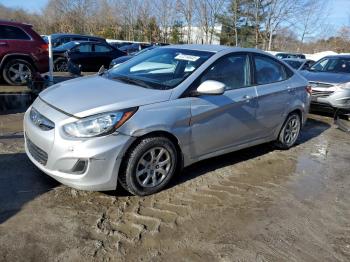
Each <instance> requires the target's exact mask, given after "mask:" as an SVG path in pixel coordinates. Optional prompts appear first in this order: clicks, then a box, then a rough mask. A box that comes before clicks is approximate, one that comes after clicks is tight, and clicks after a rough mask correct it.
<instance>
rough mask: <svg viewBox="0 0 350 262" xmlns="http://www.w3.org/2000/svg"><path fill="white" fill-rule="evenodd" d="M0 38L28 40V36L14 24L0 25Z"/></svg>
mask: <svg viewBox="0 0 350 262" xmlns="http://www.w3.org/2000/svg"><path fill="white" fill-rule="evenodd" d="M0 39H7V40H30V39H31V38H30V36H29V35H28V34H27V33H26V32H24V31H23V30H22V29H21V28H19V27H16V26H8V25H0Z"/></svg>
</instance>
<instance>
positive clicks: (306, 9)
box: [294, 0, 328, 45]
mask: <svg viewBox="0 0 350 262" xmlns="http://www.w3.org/2000/svg"><path fill="white" fill-rule="evenodd" d="M327 5H328V0H323V1H319V0H306V1H304V2H302V3H301V5H300V8H299V11H298V12H297V13H296V16H295V18H296V19H295V21H294V25H295V27H296V28H298V29H299V30H298V31H300V42H301V43H300V44H301V45H302V44H303V43H304V40H305V38H306V37H308V36H311V35H315V34H317V33H318V32H319V30H320V29H321V28H324V27H325V26H326V24H325V19H323V18H324V17H327V14H326V12H327V11H326V10H327Z"/></svg>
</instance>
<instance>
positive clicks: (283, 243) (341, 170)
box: [0, 114, 350, 261]
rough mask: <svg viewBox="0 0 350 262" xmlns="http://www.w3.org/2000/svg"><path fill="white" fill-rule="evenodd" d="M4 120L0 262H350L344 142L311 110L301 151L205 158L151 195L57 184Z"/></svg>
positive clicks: (13, 119) (16, 125)
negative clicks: (27, 153) (32, 160)
mask: <svg viewBox="0 0 350 262" xmlns="http://www.w3.org/2000/svg"><path fill="white" fill-rule="evenodd" d="M22 116H23V114H12V115H0V261H109V260H110V261H349V260H350V204H349V203H350V172H349V168H350V139H349V138H350V136H349V134H346V133H343V132H342V131H340V130H338V129H336V128H335V127H334V126H333V125H332V120H331V118H328V117H324V116H318V115H310V119H309V120H308V122H307V125H306V126H305V128H304V130H303V133H302V136H301V137H300V139H299V141H298V145H297V146H295V147H294V148H292V149H290V150H288V151H280V150H275V149H274V148H273V147H272V146H271V145H269V144H267V145H261V146H257V147H254V148H250V149H246V150H242V151H239V152H236V153H232V154H228V155H225V156H222V157H218V158H214V159H210V160H206V161H203V162H201V163H198V164H195V165H193V166H191V167H190V168H187V169H186V170H184V171H183V172H182V173H181V174H180V175H179V176H178V177H177V178H176V179H175V180H174V181H173V183H172V184H171V186H169V188H168V189H167V190H165V191H163V192H161V193H158V194H156V195H153V196H149V197H143V198H140V197H134V196H129V195H128V194H127V193H125V192H124V191H122V190H117V191H115V192H84V191H77V190H74V189H71V188H68V187H66V186H63V185H60V184H58V183H57V182H55V181H54V180H52V179H51V178H49V177H48V176H46V175H44V174H43V173H41V172H40V171H39V170H38V169H37V168H35V167H34V166H33V165H32V164H31V163H30V161H29V160H28V158H27V157H26V156H25V154H24V153H23V134H22V128H21V119H22Z"/></svg>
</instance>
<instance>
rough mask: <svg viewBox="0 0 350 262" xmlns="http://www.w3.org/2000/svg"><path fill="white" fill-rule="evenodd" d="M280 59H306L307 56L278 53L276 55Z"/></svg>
mask: <svg viewBox="0 0 350 262" xmlns="http://www.w3.org/2000/svg"><path fill="white" fill-rule="evenodd" d="M275 56H276V57H278V58H279V59H284V58H300V59H306V57H305V55H303V54H293V53H277V54H276V55H275Z"/></svg>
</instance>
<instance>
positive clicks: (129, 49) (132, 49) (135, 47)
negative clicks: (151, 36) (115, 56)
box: [119, 43, 152, 55]
mask: <svg viewBox="0 0 350 262" xmlns="http://www.w3.org/2000/svg"><path fill="white" fill-rule="evenodd" d="M150 46H152V44H147V43H134V44H131V45H125V46H122V47H120V48H119V49H120V50H121V51H124V52H126V53H127V54H128V55H134V54H135V53H137V52H139V51H141V50H143V49H145V48H148V47H150Z"/></svg>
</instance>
